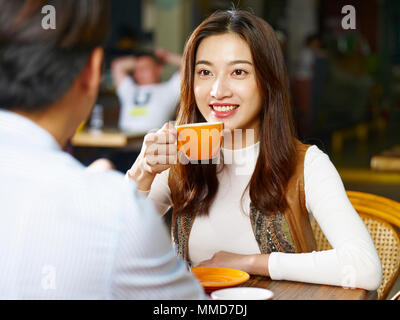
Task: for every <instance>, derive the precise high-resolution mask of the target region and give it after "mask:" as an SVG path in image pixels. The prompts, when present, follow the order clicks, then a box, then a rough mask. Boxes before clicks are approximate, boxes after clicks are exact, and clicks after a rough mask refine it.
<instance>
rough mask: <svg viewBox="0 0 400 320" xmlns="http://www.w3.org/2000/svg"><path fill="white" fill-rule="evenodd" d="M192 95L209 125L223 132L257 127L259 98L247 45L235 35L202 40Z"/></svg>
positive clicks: (197, 54) (227, 34) (258, 123)
mask: <svg viewBox="0 0 400 320" xmlns="http://www.w3.org/2000/svg"><path fill="white" fill-rule="evenodd" d="M194 94H195V99H196V104H197V107H198V108H199V110H200V112H201V114H202V115H203V116H204V118H205V119H206V120H207V121H208V122H217V121H222V122H224V126H225V128H226V129H230V130H233V129H255V130H256V132H258V129H259V126H260V117H259V115H260V111H261V105H262V96H261V94H260V90H259V88H258V85H257V79H256V73H255V67H254V63H253V58H252V54H251V51H250V47H249V45H248V44H247V43H246V41H244V40H243V39H242V38H241V37H240V36H238V35H237V34H234V33H225V34H221V35H213V36H210V37H207V38H205V39H203V40H202V41H201V42H200V45H199V47H198V49H197V53H196V63H195V76H194Z"/></svg>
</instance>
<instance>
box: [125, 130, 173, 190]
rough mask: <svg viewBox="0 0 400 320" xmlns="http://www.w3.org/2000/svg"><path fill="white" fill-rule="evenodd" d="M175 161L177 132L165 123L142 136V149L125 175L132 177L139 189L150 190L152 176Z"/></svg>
mask: <svg viewBox="0 0 400 320" xmlns="http://www.w3.org/2000/svg"><path fill="white" fill-rule="evenodd" d="M176 163H177V132H176V129H175V127H174V126H173V125H172V124H170V123H166V124H164V126H163V127H162V128H161V129H160V130H158V131H157V132H153V133H149V134H147V135H146V136H145V137H144V141H143V145H142V149H141V151H140V154H139V156H138V158H137V159H136V161H135V163H134V164H133V166H132V168H131V169H129V170H128V172H127V176H128V177H129V178H131V179H133V180H134V181H135V182H136V184H137V187H138V189H139V190H142V191H148V190H150V187H151V184H152V183H153V180H154V177H155V176H156V175H157V174H158V173H161V172H163V171H164V170H167V169H168V168H170V167H171V166H172V165H173V164H176Z"/></svg>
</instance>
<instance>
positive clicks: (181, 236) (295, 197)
mask: <svg viewBox="0 0 400 320" xmlns="http://www.w3.org/2000/svg"><path fill="white" fill-rule="evenodd" d="M308 147H309V145H304V144H302V143H301V142H299V141H298V140H296V150H297V163H296V168H295V171H294V174H293V175H292V177H291V178H290V180H289V182H288V186H287V189H286V200H287V203H288V208H287V209H286V210H285V211H284V212H279V211H278V212H276V213H275V214H272V215H269V216H266V215H264V214H262V213H261V212H260V211H259V210H257V209H256V208H255V207H254V205H253V204H252V203H250V220H251V225H252V229H253V233H254V236H255V238H256V241H257V244H258V246H259V249H260V252H261V253H262V254H268V253H271V252H286V253H303V252H311V251H313V250H315V249H316V243H315V239H314V234H313V231H312V228H311V224H310V221H309V216H308V212H307V209H306V206H305V193H304V157H305V153H306V151H307V149H308ZM194 220H195V218H194V217H191V216H189V215H186V216H175V215H174V214H173V215H172V221H171V235H172V239H173V241H174V244H175V249H176V251H177V254H178V255H179V256H181V257H182V258H183V259H185V260H186V261H189V252H188V250H189V236H190V231H191V229H192V226H193V223H194Z"/></svg>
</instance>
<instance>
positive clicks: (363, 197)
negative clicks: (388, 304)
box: [312, 191, 400, 300]
mask: <svg viewBox="0 0 400 320" xmlns="http://www.w3.org/2000/svg"><path fill="white" fill-rule="evenodd" d="M347 195H348V197H349V199H350V202H351V203H352V205H353V207H354V208H355V209H356V211H357V212H358V214H359V215H360V217H361V218H362V220H363V221H364V223H365V225H366V227H367V229H368V231H369V233H370V234H371V237H372V240H373V241H374V244H375V247H376V250H377V252H378V255H379V258H380V259H381V263H382V283H381V285H380V287H379V288H378V290H377V291H378V299H380V300H383V299H386V298H387V296H388V294H389V292H390V290H391V289H392V287H393V285H394V283H395V281H396V280H397V277H398V276H399V273H400V234H399V231H398V229H397V228H400V203H399V202H397V201H394V200H390V199H387V198H384V197H381V196H377V195H373V194H369V193H363V192H357V191H347ZM312 227H313V231H314V236H315V240H316V242H317V250H318V251H322V250H329V249H332V247H331V245H330V244H329V242H328V240H327V239H326V238H325V236H324V234H323V233H322V230H321V229H320V227H319V225H318V223H317V222H316V221H315V220H314V221H313V223H312ZM396 227H397V228H396Z"/></svg>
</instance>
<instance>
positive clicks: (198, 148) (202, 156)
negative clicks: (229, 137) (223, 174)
mask: <svg viewBox="0 0 400 320" xmlns="http://www.w3.org/2000/svg"><path fill="white" fill-rule="evenodd" d="M175 128H176V130H177V132H178V141H177V148H178V152H179V151H181V152H183V153H184V154H185V155H186V156H187V158H189V160H191V161H196V160H197V161H198V160H210V159H214V158H216V157H217V155H218V153H219V150H220V149H221V145H222V140H223V137H222V135H223V130H224V123H223V122H202V123H191V124H183V125H178V126H175Z"/></svg>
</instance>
